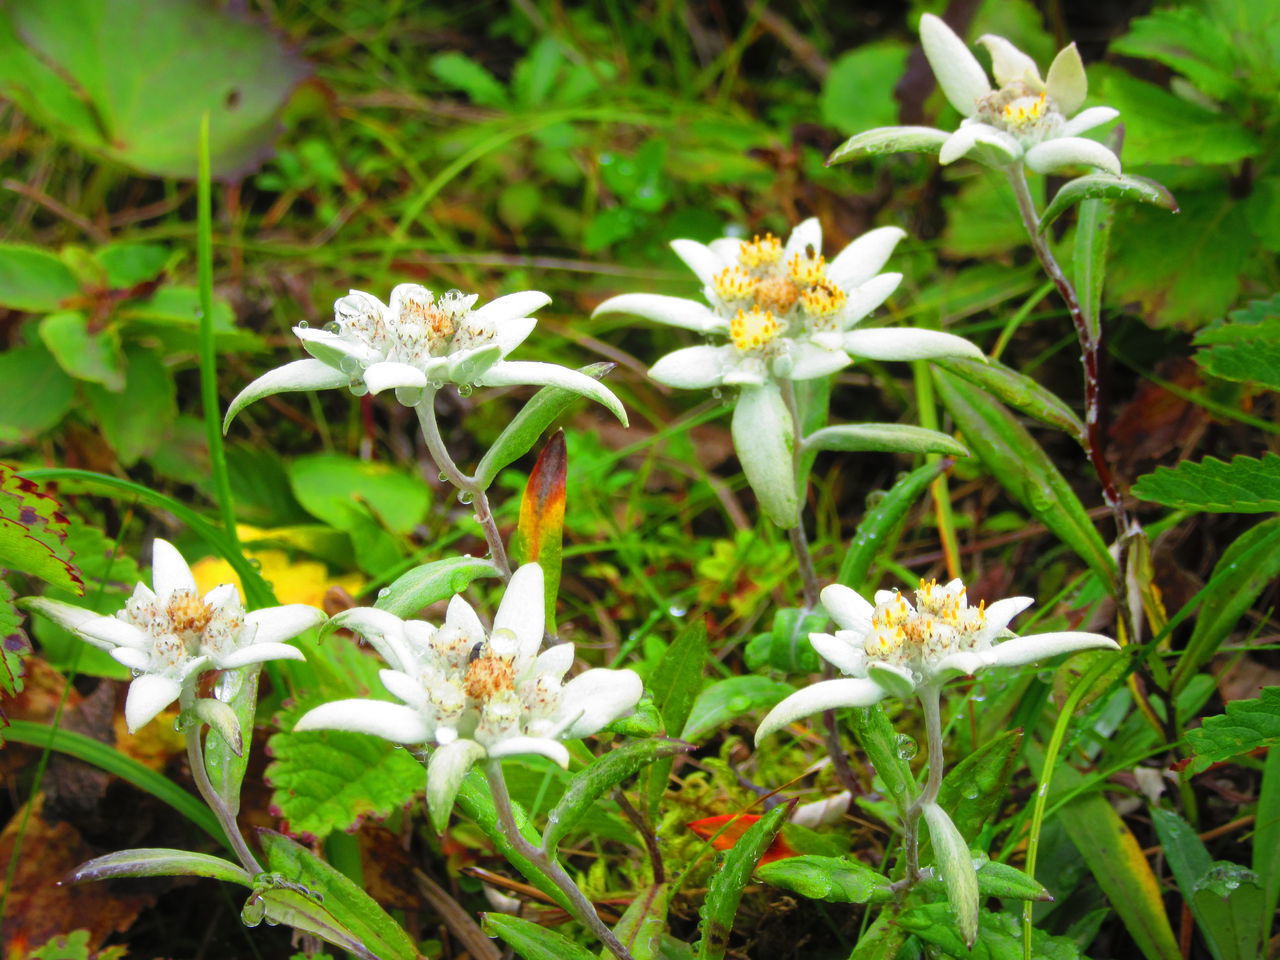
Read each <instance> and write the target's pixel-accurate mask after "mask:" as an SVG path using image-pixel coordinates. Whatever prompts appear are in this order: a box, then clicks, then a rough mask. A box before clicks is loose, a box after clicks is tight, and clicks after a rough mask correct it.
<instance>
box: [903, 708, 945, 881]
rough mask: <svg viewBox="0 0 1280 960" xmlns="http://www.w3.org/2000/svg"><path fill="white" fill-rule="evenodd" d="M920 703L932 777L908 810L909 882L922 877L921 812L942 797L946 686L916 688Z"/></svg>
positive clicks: (927, 780) (906, 830) (906, 826)
mask: <svg viewBox="0 0 1280 960" xmlns="http://www.w3.org/2000/svg"><path fill="white" fill-rule="evenodd" d="M916 695H917V696H918V697H919V698H920V706H921V707H922V708H924V729H925V736H926V737H927V740H928V748H929V754H928V756H929V776H928V779H926V780H925V785H924V790H923V791H921V793H920V795H919V796H918V797H916V798H915V800H914V801H913V802H912V804H911V806H910V807H909V808H908V809H907V817H906V823H905V824H904V825H903V826H904V831H905V833H906V840H905V845H906V851H907V876H906V881H907V885H908V886H910V885H911V884H914V883H915V882H916V881H917V880H919V879H920V815H921V813H923V812H924V808H925V807H926V806H927V805H928V804H930V803H936V802H937V800H938V791H939V790H941V789H942V764H943V757H942V688H941V687H940V686H939V685H938V684H936V683H930V684H927V685H925V686H923V687H921V688H920V689H919V690H917V691H916Z"/></svg>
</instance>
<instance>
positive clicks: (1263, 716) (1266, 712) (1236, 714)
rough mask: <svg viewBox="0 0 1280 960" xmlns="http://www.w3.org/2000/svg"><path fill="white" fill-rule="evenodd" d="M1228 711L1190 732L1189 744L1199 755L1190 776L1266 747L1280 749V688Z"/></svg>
mask: <svg viewBox="0 0 1280 960" xmlns="http://www.w3.org/2000/svg"><path fill="white" fill-rule="evenodd" d="M1226 710H1227V712H1226V713H1224V714H1219V715H1218V716H1216V717H1206V718H1205V719H1204V722H1203V723H1202V724H1201V725H1200V726H1199V727H1198V728H1197V729H1195V730H1188V731H1187V743H1188V744H1189V745H1190V746H1191V749H1192V750H1193V751H1194V752H1195V758H1194V759H1193V760H1192V761H1191V765H1190V766H1189V767H1188V768H1187V772H1188V773H1189V774H1196V773H1199V772H1201V771H1202V770H1207V769H1208V768H1209V767H1210V766H1212V765H1213V764H1215V763H1218V762H1220V761H1222V760H1230V759H1231V758H1232V757H1238V756H1240V755H1241V754H1244V753H1250V752H1251V751H1254V750H1260V749H1262V748H1263V747H1269V748H1270V747H1276V746H1280V687H1266V688H1265V689H1264V690H1263V691H1262V696H1260V697H1258V698H1257V699H1256V700H1232V701H1231V702H1230V703H1228V704H1227V707H1226Z"/></svg>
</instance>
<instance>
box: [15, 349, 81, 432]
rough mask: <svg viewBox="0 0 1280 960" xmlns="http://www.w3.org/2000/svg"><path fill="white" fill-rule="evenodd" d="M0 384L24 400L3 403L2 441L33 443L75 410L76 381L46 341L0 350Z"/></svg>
mask: <svg viewBox="0 0 1280 960" xmlns="http://www.w3.org/2000/svg"><path fill="white" fill-rule="evenodd" d="M0 383H3V384H4V385H5V390H6V391H7V392H9V393H10V394H11V395H12V396H15V397H23V398H24V400H23V402H22V403H6V404H0V443H15V444H23V445H27V444H30V443H31V441H33V440H35V438H36V437H38V436H39V435H40V434H42V433H44V432H45V431H46V430H49V429H50V428H52V427H54V426H55V425H57V424H58V423H59V422H60V421H61V420H62V418H63V417H64V416H66V415H67V413H68V412H69V411H70V410H71V407H72V403H73V402H74V400H75V389H76V383H75V381H74V380H72V379H71V378H70V377H69V376H67V374H66V372H65V371H64V370H63V369H62V367H60V366H58V362H57V361H56V360H55V359H54V358H53V354H51V353H50V352H49V350H48V349H47V348H46V347H45V345H44V344H43V343H33V344H29V345H28V346H25V347H13V348H11V349H8V350H5V351H4V352H2V353H0Z"/></svg>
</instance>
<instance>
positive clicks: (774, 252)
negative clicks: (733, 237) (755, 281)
mask: <svg viewBox="0 0 1280 960" xmlns="http://www.w3.org/2000/svg"><path fill="white" fill-rule="evenodd" d="M781 259H782V241H781V240H779V239H778V238H777V237H775V236H774V235H773V234H772V233H766V234H765V235H764V236H763V237H761V236H759V235H757V236H756V237H755V238H753V239H752V241H751V242H750V243H744V244H743V245H742V250H741V251H740V252H739V254H738V262H739V263H741V264H742V265H743V266H744V267H746V268H747V269H748V270H754V269H755V268H756V267H768V266H772V265H773V264H775V263H777V262H778V261H779V260H781Z"/></svg>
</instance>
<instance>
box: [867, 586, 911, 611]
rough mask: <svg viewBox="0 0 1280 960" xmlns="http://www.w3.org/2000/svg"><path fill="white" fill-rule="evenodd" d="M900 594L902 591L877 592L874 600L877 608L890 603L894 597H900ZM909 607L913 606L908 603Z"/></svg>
mask: <svg viewBox="0 0 1280 960" xmlns="http://www.w3.org/2000/svg"><path fill="white" fill-rule="evenodd" d="M900 593H901V591H898V590H877V591H876V593H875V598H874V599H875V601H876V606H879V605H880V604H882V603H888V602H889V601H890V600H892V599H893V598H894V597H897V596H899V595H900ZM907 606H911V602H910V601H907ZM913 609H914V608H913Z"/></svg>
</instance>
